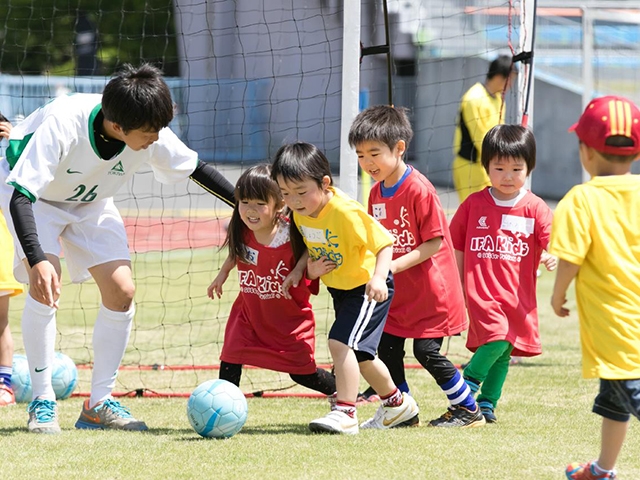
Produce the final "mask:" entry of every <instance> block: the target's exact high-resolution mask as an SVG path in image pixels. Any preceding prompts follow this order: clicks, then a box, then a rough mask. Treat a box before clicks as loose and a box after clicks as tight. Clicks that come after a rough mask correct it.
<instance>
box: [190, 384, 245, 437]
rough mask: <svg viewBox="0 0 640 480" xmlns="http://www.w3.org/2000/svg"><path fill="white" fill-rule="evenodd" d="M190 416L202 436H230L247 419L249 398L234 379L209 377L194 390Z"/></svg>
mask: <svg viewBox="0 0 640 480" xmlns="http://www.w3.org/2000/svg"><path fill="white" fill-rule="evenodd" d="M187 417H188V418H189V423H191V426H192V427H193V429H194V430H195V431H196V432H197V433H198V434H200V435H202V436H203V437H211V438H229V437H232V436H233V435H235V434H236V433H238V432H239V431H240V429H241V428H242V427H243V426H244V423H245V422H246V421H247V400H246V399H245V398H244V394H243V393H242V391H241V390H240V389H239V388H238V387H236V386H235V385H234V384H233V383H231V382H228V381H226V380H209V381H206V382H204V383H202V384H200V385H199V386H198V387H197V388H196V389H195V390H194V391H193V393H191V396H190V397H189V401H188V402H187Z"/></svg>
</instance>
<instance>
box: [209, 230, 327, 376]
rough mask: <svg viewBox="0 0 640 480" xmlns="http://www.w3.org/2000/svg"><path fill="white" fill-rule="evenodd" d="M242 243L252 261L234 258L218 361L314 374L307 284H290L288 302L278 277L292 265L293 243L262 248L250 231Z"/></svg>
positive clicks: (313, 341)
mask: <svg viewBox="0 0 640 480" xmlns="http://www.w3.org/2000/svg"><path fill="white" fill-rule="evenodd" d="M245 244H246V247H247V248H248V249H249V253H250V257H251V258H252V260H253V261H254V262H255V263H251V264H249V263H245V262H241V261H238V262H237V267H238V279H239V281H240V293H239V294H238V298H236V301H235V302H234V304H233V306H232V307H231V312H230V314H229V320H228V321H227V327H226V329H225V333H224V344H223V346H222V352H221V353H220V359H221V360H223V361H225V362H229V363H237V364H248V365H254V366H257V367H262V368H266V369H269V370H276V371H279V372H286V373H293V374H298V375H307V374H311V373H315V372H316V363H315V359H314V352H315V319H314V316H313V311H312V310H311V303H310V302H309V297H310V296H311V292H310V289H309V282H305V281H302V282H300V284H299V285H298V286H297V287H291V288H290V289H289V292H290V293H291V295H292V296H293V298H292V299H291V300H287V299H286V298H284V297H283V296H282V281H283V280H284V279H285V277H286V276H287V275H288V274H289V273H290V271H291V269H293V267H294V266H295V264H296V262H295V259H294V256H293V251H292V250H291V244H290V243H289V242H287V243H285V244H284V245H281V246H279V247H276V248H271V247H266V246H264V245H261V244H260V243H258V242H257V241H256V239H255V236H254V235H253V232H251V231H250V230H247V233H246V235H245ZM316 287H317V280H316ZM316 293H317V291H316Z"/></svg>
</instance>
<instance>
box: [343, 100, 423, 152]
mask: <svg viewBox="0 0 640 480" xmlns="http://www.w3.org/2000/svg"><path fill="white" fill-rule="evenodd" d="M412 138H413V129H412V128H411V122H410V121H409V117H408V116H407V109H406V108H404V107H392V106H389V105H375V106H373V107H369V108H367V109H365V110H363V111H362V112H360V113H359V114H358V116H356V118H355V120H354V121H353V123H352V124H351V128H350V129H349V145H351V147H352V148H356V147H357V146H358V145H359V144H361V143H363V142H368V141H374V142H380V143H384V144H385V145H386V146H387V147H389V149H390V150H393V149H394V148H395V146H396V145H397V144H398V142H399V141H400V140H404V143H405V148H406V149H408V148H409V142H411V139H412ZM405 151H406V150H405Z"/></svg>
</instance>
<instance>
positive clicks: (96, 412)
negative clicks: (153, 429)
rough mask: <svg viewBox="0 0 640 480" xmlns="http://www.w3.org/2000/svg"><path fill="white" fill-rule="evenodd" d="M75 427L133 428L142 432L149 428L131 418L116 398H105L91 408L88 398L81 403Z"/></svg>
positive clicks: (95, 428) (93, 428) (96, 428)
mask: <svg viewBox="0 0 640 480" xmlns="http://www.w3.org/2000/svg"><path fill="white" fill-rule="evenodd" d="M76 428H81V429H91V430H98V429H99V430H105V429H110V430H135V431H138V432H143V431H146V430H149V429H148V427H147V425H146V424H145V423H144V422H142V421H140V420H136V419H135V418H133V416H132V415H131V413H130V412H129V410H128V409H127V408H125V407H123V406H122V405H120V402H118V401H117V400H114V399H113V398H107V399H106V400H105V401H103V402H100V403H98V404H97V405H95V406H94V407H93V408H89V399H87V400H85V401H84V403H83V404H82V412H81V413H80V418H78V421H77V422H76Z"/></svg>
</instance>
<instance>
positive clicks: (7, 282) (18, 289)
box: [0, 210, 23, 297]
mask: <svg viewBox="0 0 640 480" xmlns="http://www.w3.org/2000/svg"><path fill="white" fill-rule="evenodd" d="M0 291H8V292H12V293H10V294H9V295H11V296H12V297H13V296H15V295H18V294H20V293H22V291H23V287H22V284H21V283H18V281H17V280H16V279H15V277H14V276H13V238H12V237H11V233H9V230H8V228H7V224H6V220H5V218H4V216H3V214H2V210H0Z"/></svg>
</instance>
